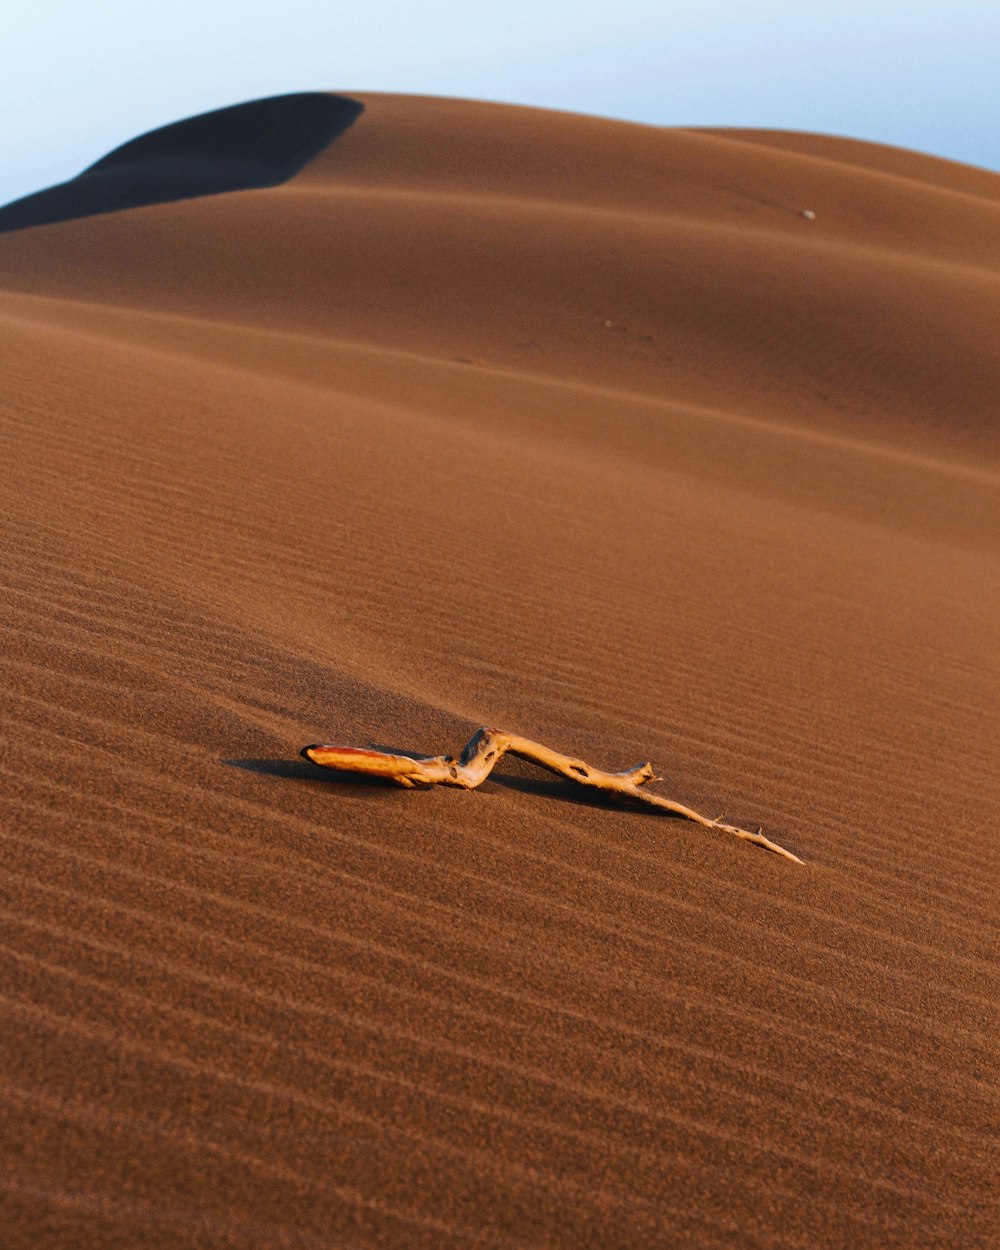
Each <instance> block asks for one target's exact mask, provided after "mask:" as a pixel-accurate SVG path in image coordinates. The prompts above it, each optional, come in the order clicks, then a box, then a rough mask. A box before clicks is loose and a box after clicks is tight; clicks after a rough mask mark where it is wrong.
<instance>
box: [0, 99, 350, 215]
mask: <svg viewBox="0 0 1000 1250" xmlns="http://www.w3.org/2000/svg"><path fill="white" fill-rule="evenodd" d="M362 112H363V106H362V105H361V104H359V103H358V102H357V101H356V100H351V99H348V98H347V97H346V96H336V95H332V94H330V93H322V92H311V93H309V92H300V93H298V94H293V95H283V96H272V97H270V98H269V99H265V100H252V101H250V102H249V103H247V104H235V105H231V106H230V107H228V108H223V109H215V110H213V111H212V112H211V113H202V114H200V115H199V116H197V117H191V118H187V119H185V120H184V121H180V122H174V123H172V124H171V125H169V126H161V127H159V128H158V129H156V130H152V131H149V132H148V133H147V134H144V135H140V136H139V137H138V138H137V139H130V140H129V141H128V142H127V143H123V144H122V145H121V146H120V147H117V148H115V149H114V151H113V152H109V153H108V155H107V156H103V157H101V159H100V160H99V161H95V162H94V164H93V165H88V167H87V168H86V169H85V170H84V171H83V172H82V173H80V174H78V175H77V177H76V178H71V179H70V180H69V181H68V182H63V183H60V184H59V185H58V186H54V187H48V188H46V189H45V190H44V191H37V192H35V193H34V194H32V195H27V196H23V197H22V198H21V199H19V200H15V201H13V203H11V204H6V205H4V206H3V207H2V208H0V233H3V232H4V231H6V230H23V229H26V228H27V227H29V226H44V225H51V224H52V223H54V222H59V221H71V220H73V219H74V218H77V217H90V216H92V215H94V214H97V213H113V212H119V211H121V210H122V209H126V208H138V207H141V206H142V205H147V204H164V203H170V202H172V201H174V200H186V199H193V198H195V197H197V196H202V195H218V194H221V193H223V192H227V191H246V190H252V189H253V188H256V187H272V186H278V185H279V184H280V183H282V182H286V181H287V180H288V179H289V178H292V177H294V176H295V174H297V173H298V172H299V171H300V170H301V169H302V168H303V167H304V166H305V165H307V164H308V163H309V162H310V161H311V160H312V159H313V158H314V157H315V156H317V155H318V154H319V153H320V152H322V150H323V149H324V148H325V147H327V146H328V145H329V144H330V143H332V142H333V141H334V140H335V139H336V138H337V136H338V135H340V134H342V133H343V132H344V131H345V130H346V129H347V127H348V126H350V125H352V124H353V123H354V121H355V120H356V119H357V118H358V116H359V115H360V114H361V113H362Z"/></svg>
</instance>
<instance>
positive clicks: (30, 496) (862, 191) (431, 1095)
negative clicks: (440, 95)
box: [0, 95, 1000, 1250]
mask: <svg viewBox="0 0 1000 1250" xmlns="http://www.w3.org/2000/svg"><path fill="white" fill-rule="evenodd" d="M301 98H302V99H304V100H308V101H313V104H310V105H309V106H308V109H307V113H308V118H307V121H306V123H304V124H303V126H302V129H301V130H299V129H297V128H296V127H298V125H299V122H297V121H295V118H298V117H299V114H298V113H294V114H288V115H286V114H285V113H284V112H281V116H280V118H278V119H277V120H280V121H281V124H282V125H284V124H285V122H289V124H290V125H291V131H290V132H289V131H288V130H287V129H286V130H282V131H280V132H279V133H276V135H275V142H274V146H273V148H271V147H270V146H269V144H270V140H267V137H266V136H267V133H268V130H267V126H268V125H269V122H268V119H269V118H270V117H271V114H270V113H269V112H268V109H269V108H270V107H271V105H270V104H269V102H263V103H262V105H261V107H260V109H259V110H257V111H254V110H255V108H256V106H252V105H251V106H241V110H242V111H240V110H237V111H236V112H235V113H233V114H232V115H231V119H233V118H235V119H236V120H238V121H239V123H240V124H239V127H238V128H237V130H235V131H231V130H229V129H226V128H222V129H217V130H213V131H212V136H213V137H212V141H211V143H208V142H206V143H202V139H204V137H205V132H204V130H203V129H199V127H200V126H201V121H200V120H199V119H194V120H193V121H191V122H187V123H180V124H179V126H178V128H177V129H176V130H174V131H170V130H168V131H161V132H155V133H154V135H153V136H150V137H149V139H148V143H151V144H152V149H150V148H149V146H148V145H147V139H145V138H144V139H141V140H137V141H136V143H135V144H134V145H133V144H127V145H125V147H124V148H122V149H120V150H119V152H118V153H117V154H112V156H111V157H109V158H106V159H105V160H104V161H100V162H98V163H97V165H96V166H94V167H92V169H93V170H94V171H99V173H100V177H101V179H102V186H105V187H107V188H111V189H112V190H113V189H114V188H115V187H117V188H119V189H121V188H126V189H128V188H130V187H133V185H134V184H133V181H132V175H133V172H134V168H133V167H134V166H135V162H138V163H139V165H141V166H143V167H144V166H145V164H146V162H147V160H148V159H149V158H150V157H152V159H153V161H154V163H160V162H161V157H162V156H163V153H164V151H165V148H164V146H163V145H164V143H165V142H166V141H167V139H169V140H170V141H169V143H168V144H167V146H168V147H169V148H170V151H171V153H175V155H176V160H175V159H174V155H171V156H170V159H169V161H168V162H167V163H168V164H169V166H170V169H171V174H170V177H171V178H173V177H174V176H175V175H176V177H177V179H178V181H176V182H174V183H173V184H172V185H173V186H174V187H175V189H179V188H180V187H181V186H183V185H188V186H191V187H195V186H196V184H197V187H198V188H200V190H201V191H205V190H207V189H208V185H207V183H206V182H205V181H204V176H205V172H206V170H210V171H212V170H216V171H218V170H225V169H227V168H235V166H237V165H239V166H240V167H241V168H244V169H245V158H246V156H247V154H248V153H250V152H254V153H257V154H258V155H259V154H260V153H261V152H263V151H265V150H266V151H267V153H268V155H267V156H266V158H261V159H262V160H263V163H264V164H266V165H267V166H268V168H270V169H271V170H272V171H277V170H278V169H279V167H280V168H281V169H284V170H285V173H284V175H283V176H284V177H285V179H286V180H285V181H282V182H281V183H280V185H271V186H267V187H263V186H257V187H256V188H250V187H248V186H247V184H246V183H244V182H241V183H240V184H239V185H240V187H242V189H238V190H237V189H233V187H234V185H235V184H229V183H227V184H226V185H227V186H228V187H230V191H229V192H228V193H225V194H222V193H219V194H210V195H201V196H200V197H199V198H185V199H173V200H172V202H169V203H155V204H153V203H151V204H147V205H144V206H133V207H128V208H120V209H118V210H116V211H110V210H111V207H112V201H111V199H108V200H105V201H102V203H103V204H104V206H105V207H104V208H103V209H102V210H101V214H100V215H92V216H86V217H83V216H77V217H75V218H74V219H73V220H62V221H49V222H48V223H47V224H45V223H42V222H41V221H40V220H38V219H37V218H36V222H37V224H35V225H32V226H25V227H24V228H16V229H14V228H12V229H9V230H8V231H7V232H6V233H4V234H2V235H0V433H2V440H3V441H2V446H3V449H4V455H3V489H2V491H0V521H2V526H3V535H4V544H3V560H2V581H0V604H2V609H3V626H4V646H3V650H2V654H0V683H2V684H0V689H2V690H3V701H2V706H0V718H2V728H3V737H2V739H0V779H2V782H0V784H2V788H3V805H2V814H0V821H2V831H3V838H2V840H0V930H2V933H0V1053H2V1054H3V1056H4V1063H3V1065H0V1104H2V1114H0V1227H2V1228H3V1230H4V1231H3V1236H2V1238H0V1240H2V1241H3V1245H4V1248H5V1250H7V1248H8V1247H9V1248H10V1250H18V1248H20V1247H31V1248H32V1250H39V1247H41V1248H42V1250H55V1248H58V1250H71V1248H72V1250H78V1248H79V1247H81V1246H87V1247H97V1248H100V1250H104V1248H110V1247H124V1246H129V1247H131V1246H143V1247H147V1246H149V1247H170V1248H172V1250H173V1248H176V1247H195V1246H197V1247H199V1250H204V1248H206V1247H208V1248H211V1250H215V1248H216V1247H218V1248H219V1250H222V1247H236V1246H238V1247H240V1248H241V1250H243V1248H245V1247H260V1248H265V1247H266V1248H267V1250H270V1248H271V1247H279V1246H294V1247H303V1248H305V1247H308V1248H310V1250H312V1248H314V1247H315V1248H320V1247H323V1248H327V1247H328V1248H330V1250H333V1248H334V1247H336V1248H337V1250H341V1248H343V1247H351V1248H352V1250H354V1248H359V1247H376V1246H378V1247H400V1248H403V1247H405V1248H406V1250H413V1248H420V1247H426V1250H448V1248H451V1247H454V1248H455V1250H459V1248H461V1250H464V1248H465V1247H471V1246H483V1247H519V1248H524V1247H542V1246H545V1247H546V1248H564V1250H581V1248H582V1247H595V1248H597V1247H601V1248H603V1247H611V1246H614V1247H618V1246H621V1247H630V1248H631V1247H645V1246H648V1247H657V1248H660V1247H664V1246H687V1245H690V1246H698V1247H733V1248H736V1247H739V1248H740V1250H743V1248H744V1247H766V1248H767V1250H771V1248H772V1247H773V1248H774V1250H779V1248H780V1250H786V1248H788V1250H792V1248H798V1250H813V1248H814V1247H820V1246H821V1247H823V1248H824V1250H831V1248H843V1250H849V1248H853V1247H857V1246H880V1247H882V1246H885V1247H898V1248H899V1250H903V1248H904V1247H905V1248H907V1250H912V1248H913V1247H925V1246H926V1247H930V1246H935V1247H955V1248H956V1250H958V1248H959V1247H962V1250H966V1248H969V1247H974V1248H975V1247H980V1248H982V1250H987V1248H992V1247H995V1245H996V1244H997V1235H998V1230H1000V1212H998V1210H997V1201H996V1195H997V1193H998V1183H997V1182H998V1177H1000V1166H998V1163H1000V1160H998V1152H997V1140H998V1128H1000V1054H998V1045H997V1037H998V1036H1000V1011H998V1003H1000V969H998V964H997V943H998V938H1000V908H998V881H1000V850H998V841H997V832H996V831H997V828H998V826H1000V794H998V786H997V777H998V774H1000V768H998V765H1000V752H998V748H997V743H998V742H1000V723H998V722H1000V717H998V711H997V709H998V706H1000V700H998V696H1000V673H998V669H1000V627H998V621H1000V558H998V551H997V518H998V516H1000V471H998V467H997V459H996V453H997V443H998V437H997V395H998V386H997V383H998V370H1000V347H998V341H997V337H996V332H995V327H996V326H997V325H998V324H1000V316H998V314H1000V230H998V226H1000V178H997V177H996V176H994V175H990V174H988V173H986V172H984V171H977V170H969V169H966V168H964V167H960V166H955V165H949V164H948V163H946V162H940V161H934V160H931V159H930V158H925V157H921V156H919V155H917V154H913V153H902V152H897V151H893V150H888V149H882V148H877V147H874V146H872V145H868V144H855V143H851V142H850V141H848V140H841V139H828V138H821V137H817V136H804V135H781V134H762V133H758V132H738V131H732V132H720V131H697V130H680V131H678V130H659V129H654V128H648V127H640V126H630V125H625V124H622V123H614V122H607V121H602V120H599V119H594V118H583V117H573V116H568V115H562V114H556V113H545V112H538V111H533V110H527V109H517V108H510V107H503V106H496V105H485V104H472V103H467V102H461V101H452V100H433V99H417V98H403V97H390V96H378V95H361V96H358V97H357V105H356V106H354V109H355V111H354V115H355V116H356V120H355V121H354V124H353V125H350V126H349V128H343V127H340V126H339V122H337V121H336V119H337V118H339V119H340V120H341V121H343V120H344V119H345V118H346V117H347V113H346V112H345V111H343V110H344V109H345V108H346V105H345V104H344V100H345V99H346V97H333V96H331V97H329V99H330V101H331V102H332V103H331V104H330V109H331V110H332V111H331V112H329V113H327V112H326V111H325V110H326V107H327V106H325V105H322V106H317V107H319V110H320V113H322V115H323V117H325V118H326V120H327V121H329V122H331V123H333V122H336V124H335V125H333V129H331V131H330V133H329V136H328V137H329V138H331V139H332V138H334V137H335V138H336V141H335V142H332V143H327V140H326V139H324V138H323V133H325V132H322V127H320V128H318V129H317V128H313V121H314V120H315V116H316V114H315V113H314V112H313V108H314V104H315V101H316V100H317V99H320V100H322V99H324V98H326V97H315V96H308V97H301ZM265 105H266V106H267V107H265ZM360 105H364V112H363V113H361V114H357V111H356V110H357V107H360ZM296 107H297V106H296ZM309 118H312V120H309ZM262 122H263V123H267V124H266V125H265V126H264V130H260V129H259V126H260V124H261V123H262ZM245 123H246V126H245V125H244V124H245ZM213 124H214V123H213ZM324 124H326V123H324ZM192 127H194V129H191V128H192ZM171 134H173V135H174V139H170V135H171ZM185 135H187V136H188V138H190V137H191V136H192V135H194V136H199V135H200V136H201V138H199V139H198V142H197V143H196V144H194V147H195V148H197V149H198V150H197V151H196V152H195V153H194V155H191V152H190V151H189V149H188V147H187V146H186V144H187V141H186V139H184V136H185ZM157 136H159V137H157ZM164 136H166V139H165V138H164ZM175 139H176V141H177V142H176V148H175V147H174V146H172V145H173V144H174V140H175ZM181 140H184V142H181ZM320 140H322V142H320ZM220 144H221V147H220ZM262 144H263V146H262ZM320 147H321V148H322V151H321V152H319V154H318V155H313V158H312V159H311V160H310V159H309V155H310V152H313V151H315V149H317V148H320ZM209 152H211V158H210V159H209V157H208V153H209ZM182 153H184V154H185V155H183V156H182ZM293 157H294V159H293ZM286 158H287V163H286ZM253 160H254V161H256V160H257V156H254V157H253ZM303 160H305V161H306V162H307V163H306V164H305V165H304V166H302V167H301V168H300V171H299V172H298V173H297V174H295V176H290V175H291V173H292V166H293V165H295V164H296V163H299V164H301V162H302V161H303ZM86 176H87V175H85V177H86ZM212 176H214V174H213V175H212ZM227 176H228V175H227ZM185 179H189V181H188V182H185ZM272 181H276V179H272ZM68 185H69V186H72V184H68ZM217 190H221V184H220V185H219V187H217ZM77 191H79V188H77ZM77 191H74V192H73V193H72V194H73V195H74V196H75V195H76V194H77ZM117 193H118V192H117V191H114V194H117ZM63 194H64V193H63V192H62V191H60V190H59V189H56V190H55V191H54V192H50V193H45V192H43V193H40V195H39V197H35V200H34V201H33V202H34V205H35V208H39V206H42V205H43V204H44V203H46V202H48V203H50V204H55V203H56V201H51V200H50V201H45V199H44V197H45V196H46V195H57V199H58V196H61V195H63ZM66 194H69V192H68V191H67V192H66ZM102 194H103V192H102ZM108 194H109V195H111V194H112V191H109V192H108ZM131 194H132V192H131V191H129V195H131ZM185 194H187V193H185ZM112 198H113V197H112ZM158 198H167V197H165V196H162V195H160V196H159V197H158ZM59 202H62V201H59ZM76 202H77V203H79V201H76ZM20 203H21V207H18V206H17V205H15V206H12V207H8V208H7V209H4V210H0V223H2V222H3V221H4V220H6V222H7V224H8V225H11V224H12V223H13V222H14V221H15V220H16V216H15V217H12V216H11V214H16V213H20V212H22V211H27V209H28V208H30V207H31V201H22V202H20ZM129 203H132V204H135V201H134V200H129ZM64 207H65V204H64ZM804 212H808V213H811V214H814V217H807V216H804V215H803V213H804ZM4 214H7V215H8V216H7V217H6V218H5V217H4ZM484 722H489V723H493V724H496V725H499V726H500V727H501V728H504V729H509V730H511V731H516V732H518V733H522V734H524V735H526V736H529V737H532V738H535V739H538V740H540V741H542V742H545V743H547V744H549V745H551V746H552V747H553V748H555V749H558V750H563V751H567V752H570V753H572V754H574V755H580V756H582V757H584V758H586V759H588V760H592V761H593V762H594V763H595V764H596V765H598V766H601V767H608V768H624V767H626V766H629V765H632V764H635V763H636V762H637V761H638V760H640V759H643V758H650V759H652V761H653V762H654V764H656V765H657V767H658V770H659V771H660V772H661V773H662V774H663V775H664V776H665V777H666V779H667V780H666V781H665V782H663V783H660V784H661V786H662V789H663V792H664V793H666V794H668V795H670V796H671V797H673V798H676V799H678V800H680V801H682V802H686V803H689V804H690V805H692V806H693V807H695V808H697V809H698V810H703V811H707V812H708V813H709V814H711V815H716V814H717V813H724V814H725V815H726V816H727V817H729V818H731V819H732V820H733V821H735V822H736V823H738V824H741V825H751V824H752V825H753V827H756V826H757V825H758V824H759V825H762V826H763V828H764V831H765V833H767V834H768V835H769V836H771V837H773V838H774V839H775V840H776V841H778V842H780V843H781V844H782V845H785V846H788V847H789V848H790V849H792V850H793V851H795V852H796V853H797V854H799V855H801V856H802V857H803V858H804V859H805V860H806V864H805V866H804V867H801V868H799V867H796V866H795V865H792V864H789V863H787V862H784V861H781V860H779V859H778V858H776V857H773V856H769V855H767V854H765V853H762V852H759V851H754V850H753V849H750V848H747V847H745V846H743V845H741V844H739V843H737V842H736V841H735V840H733V839H726V838H723V837H716V836H713V835H711V834H709V833H706V832H705V831H703V830H699V829H696V828H695V827H694V826H691V825H688V824H686V823H683V822H677V821H672V820H669V819H660V818H657V817H651V816H648V815H643V814H641V813H637V812H633V811H628V810H623V809H619V808H615V807H613V806H607V805H604V804H600V803H597V804H594V803H590V802H588V801H586V800H585V799H583V800H581V799H580V798H579V796H577V795H574V794H573V793H571V792H570V793H567V791H566V789H565V788H564V787H563V786H562V785H561V784H560V783H559V782H557V781H555V780H553V779H550V778H546V777H537V776H535V775H533V774H531V772H530V770H528V769H527V768H525V767H522V766H520V765H518V764H516V763H512V764H510V765H509V766H508V762H507V761H506V760H505V761H504V762H503V764H502V766H501V767H500V768H498V769H497V771H496V773H495V774H494V776H493V777H491V779H490V781H489V782H488V783H487V784H486V785H485V786H484V787H483V788H482V790H481V791H479V792H476V793H474V794H463V793H458V792H441V793H439V792H436V791H435V792H430V793H405V792H402V791H395V790H385V789H383V788H381V787H379V786H377V785H373V784H368V785H366V784H360V783H354V784H352V783H348V782H344V781H341V780H338V779H335V778H332V777H329V776H324V775H322V774H321V773H319V772H318V771H317V770H314V769H312V768H311V766H310V765H308V764H307V763H305V762H304V761H302V760H300V759H298V757H297V751H298V749H299V747H301V746H302V745H303V744H304V743H306V742H311V741H318V740H328V741H342V742H345V743H353V744H356V745H363V744H365V743H376V744H382V745H384V746H389V747H393V746H395V747H398V748H410V749H414V750H417V751H421V750H423V751H427V752H435V753H436V752H439V751H449V750H454V749H456V748H458V747H460V746H461V744H462V743H463V742H464V741H465V740H466V739H467V738H468V736H469V734H470V732H471V731H472V729H474V728H475V726H476V725H477V724H479V723H484Z"/></svg>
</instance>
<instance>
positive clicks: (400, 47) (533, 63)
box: [0, 0, 1000, 203]
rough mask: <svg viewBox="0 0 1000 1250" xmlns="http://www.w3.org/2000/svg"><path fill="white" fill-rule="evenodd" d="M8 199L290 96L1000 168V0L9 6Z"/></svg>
mask: <svg viewBox="0 0 1000 1250" xmlns="http://www.w3.org/2000/svg"><path fill="white" fill-rule="evenodd" d="M0 10H2V12H0V117H2V118H3V119H4V125H3V127H2V128H0V153H2V157H0V203H5V202H7V201H8V200H10V199H13V198H15V197H17V196H19V195H24V194H26V193H28V192H30V191H34V190H38V189H40V188H42V187H44V186H48V185H51V184H52V183H54V182H59V181H62V180H64V179H66V178H69V177H72V176H73V175H75V174H76V173H78V172H79V171H80V170H81V169H83V168H84V167H85V166H87V165H89V164H91V163H92V162H93V161H95V160H97V159H98V158H99V157H100V156H102V155H103V154H104V153H105V152H107V151H109V150H110V149H111V148H113V147H116V146H117V145H118V144H119V143H122V142H124V141H125V140H126V139H129V138H133V137H134V136H135V135H137V134H141V133H142V132H144V131H146V130H150V129H152V128H153V127H156V126H160V125H164V124H166V123H167V122H171V121H176V120H178V119H180V118H182V117H190V116H192V115H194V114H196V113H201V112H205V111H206V110H208V109H212V108H219V107H222V106H224V105H227V104H235V103H238V102H240V101H243V100H249V99H255V98H258V97H260V96H267V95H277V94H280V93H282V92H287V91H311V90H333V91H343V92H346V93H348V94H350V92H351V91H365V90H367V91H399V92H410V93H417V94H421V95H443V96H465V97H469V98H473V99H481V100H498V101H504V102H509V103H517V104H533V105H539V106H541V107H545V108H557V109H566V110H569V111H572V112H580V113H594V114H599V115H603V116H607V117H616V118H622V119H625V120H629V121H639V122H646V123H651V124H654V125H667V126H695V125H697V126H751V127H768V128H775V129H784V130H812V131H821V132H825V133H830V134H841V135H850V136H853V137H855V138H862V139H872V140H875V141H878V142H883V143H892V144H897V145H899V146H901V147H909V148H916V149H919V150H921V151H925V152H931V153H934V154H935V155H939V156H946V157H950V158H951V159H953V160H961V161H967V162H969V163H971V164H976V165H983V166H986V167H987V168H990V169H995V170H1000V124H998V123H1000V72H998V69H997V67H998V66H1000V3H998V0H950V3H949V2H948V0H940V2H936V3H930V2H928V0H909V3H903V2H901V0H868V2H867V3H860V2H858V0H823V3H822V4H820V3H816V2H815V0H801V2H800V3H797V4H796V3H792V2H791V0H756V2H755V0H701V3H697V0H689V2H687V3H674V2H673V0H600V2H599V3H597V2H595V0H506V2H505V3H504V4H502V5H500V4H496V3H493V0H465V2H464V3H455V2H454V0H408V2H404V0H354V2H353V3H352V4H350V5H348V4H344V3H339V2H338V0H240V2H237V0H171V3H170V4H157V5H143V4H140V3H138V2H137V0H86V2H84V3H81V0H2V3H0Z"/></svg>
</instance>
